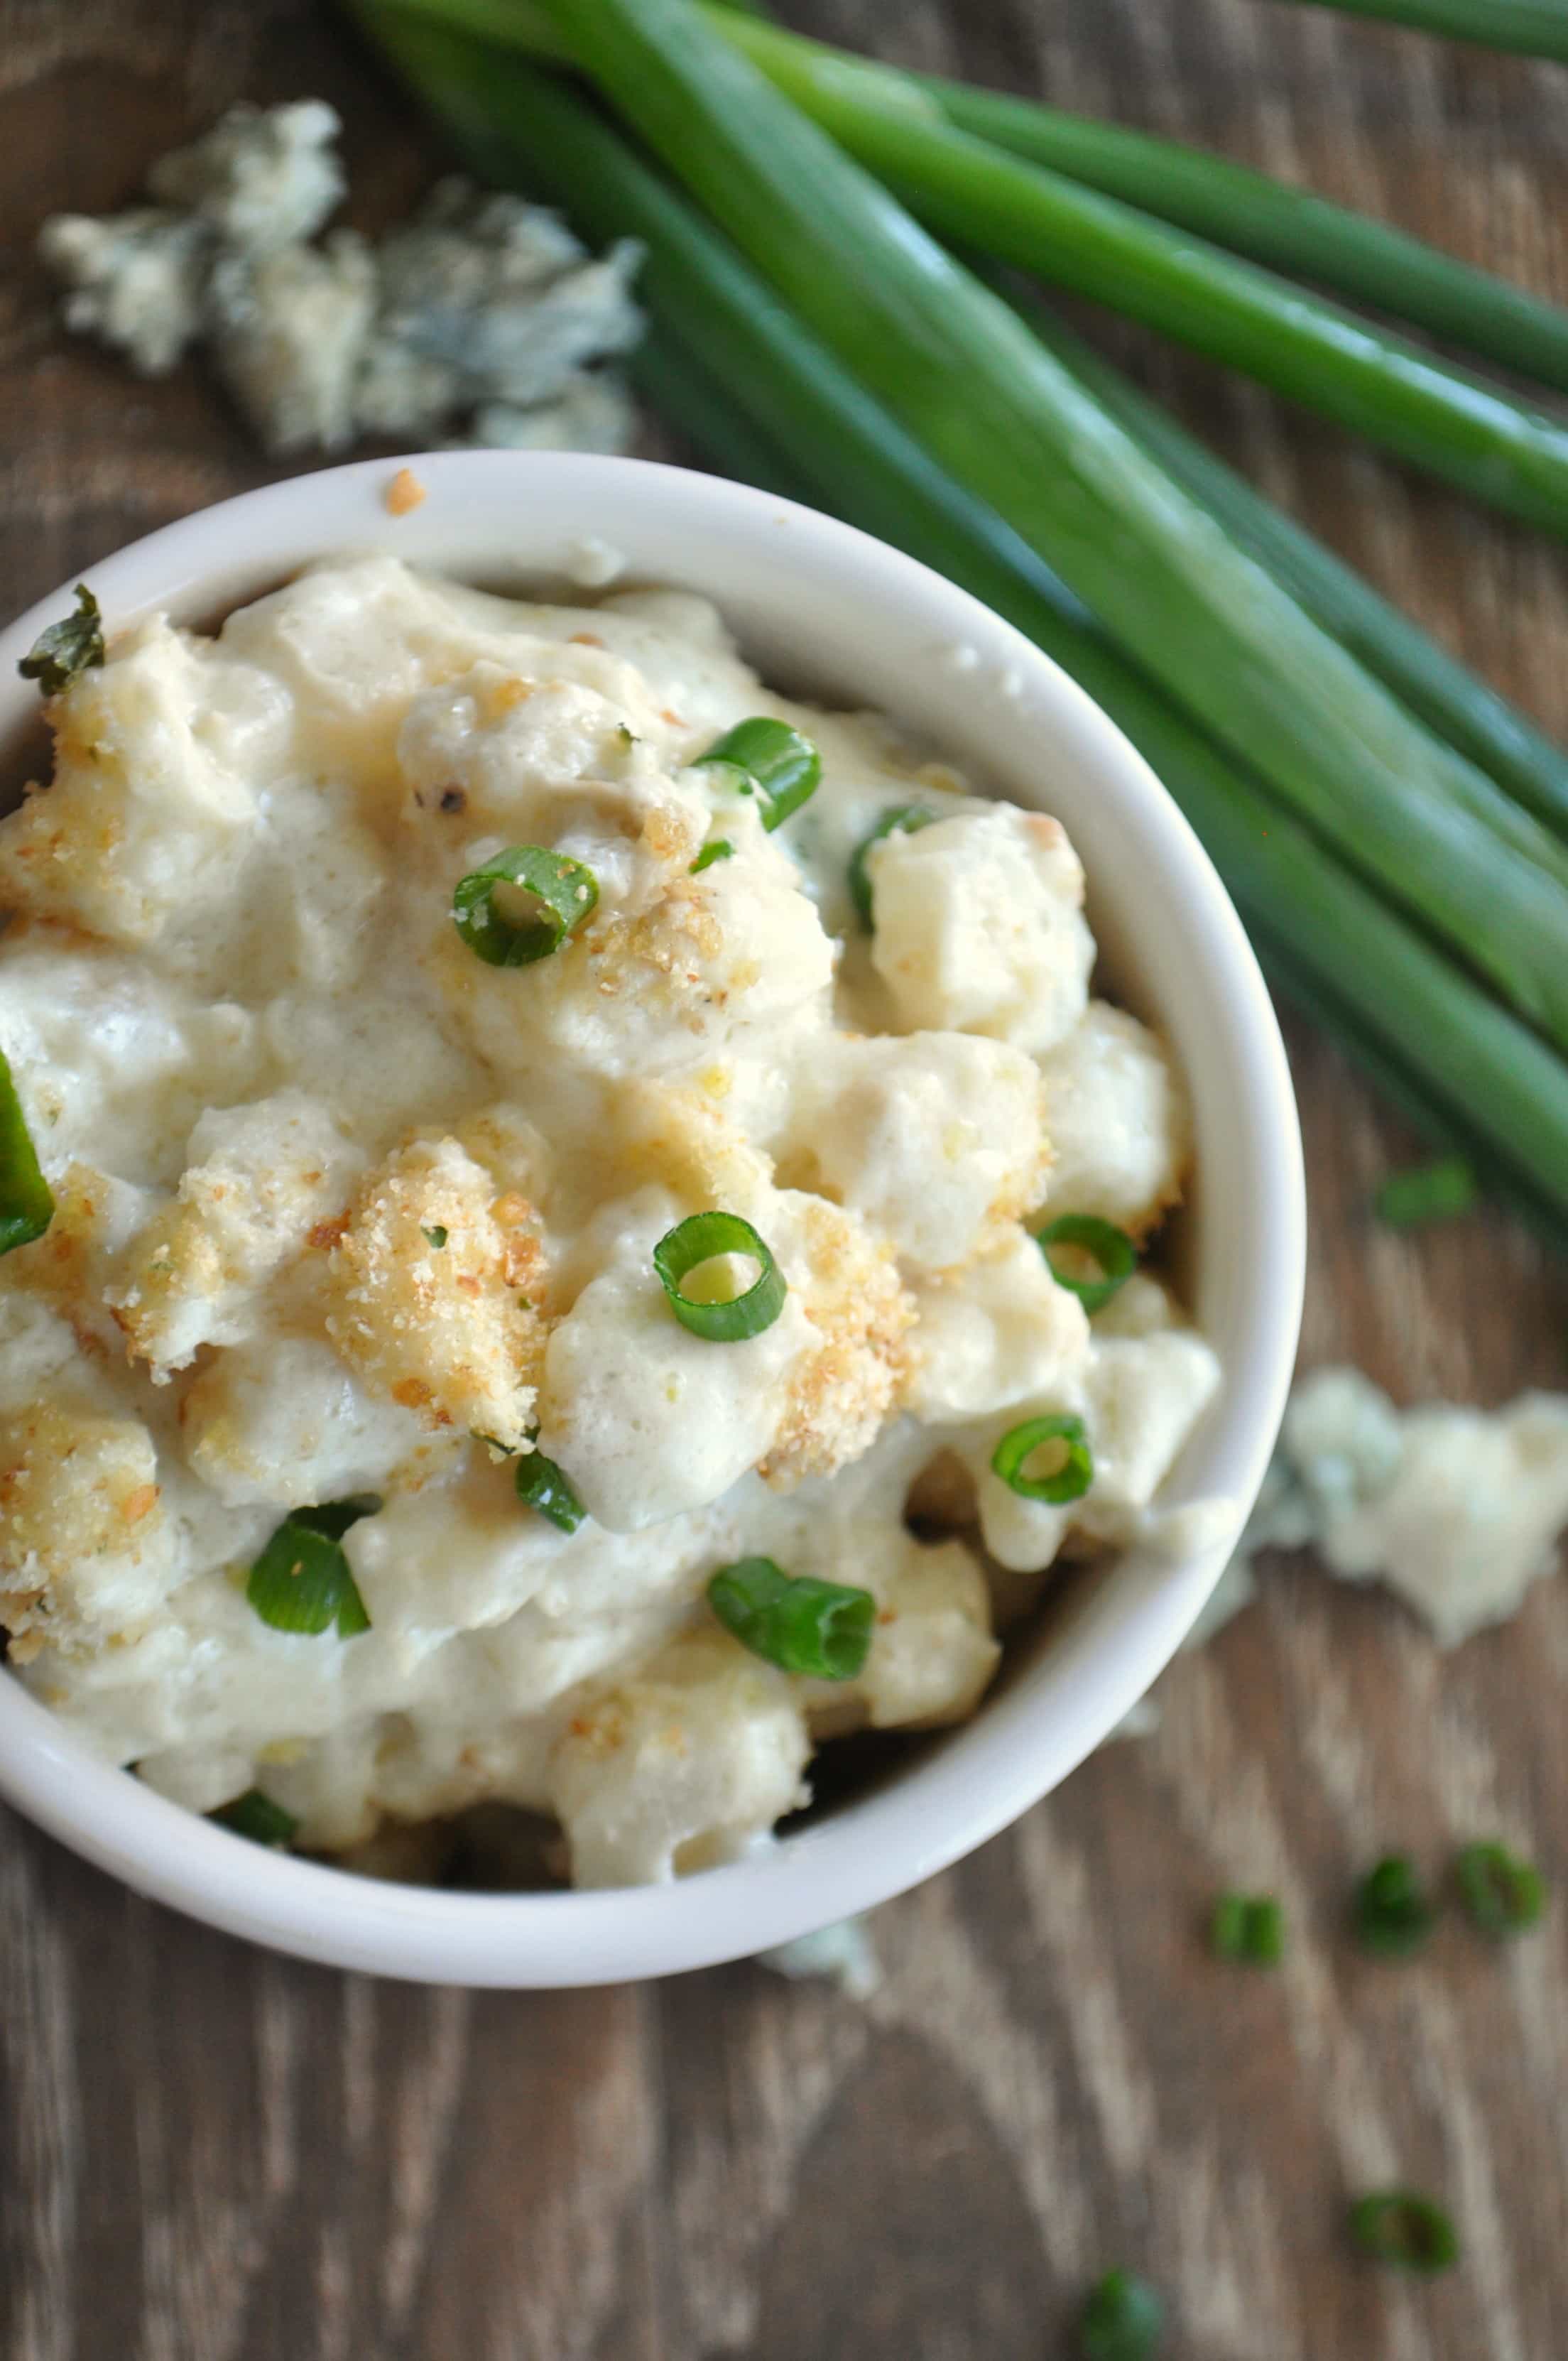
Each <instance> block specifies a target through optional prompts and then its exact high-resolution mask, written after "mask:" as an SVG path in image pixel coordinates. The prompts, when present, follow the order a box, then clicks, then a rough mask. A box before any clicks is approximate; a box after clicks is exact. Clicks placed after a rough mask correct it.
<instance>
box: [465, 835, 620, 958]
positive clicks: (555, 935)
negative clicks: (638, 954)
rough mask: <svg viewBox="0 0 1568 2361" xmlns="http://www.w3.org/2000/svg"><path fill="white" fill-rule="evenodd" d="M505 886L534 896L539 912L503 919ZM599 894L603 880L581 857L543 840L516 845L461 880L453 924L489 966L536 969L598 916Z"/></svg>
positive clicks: (510, 846) (472, 949)
mask: <svg viewBox="0 0 1568 2361" xmlns="http://www.w3.org/2000/svg"><path fill="white" fill-rule="evenodd" d="M501 885H517V886H521V888H522V890H523V891H524V892H525V893H528V894H532V896H533V898H534V901H535V902H536V904H537V905H538V914H537V916H536V917H528V918H523V919H521V920H519V921H513V920H511V919H509V918H503V917H501V916H500V915H499V912H498V910H497V909H496V906H495V897H496V889H497V887H498V886H501ZM598 897H599V889H598V878H597V877H596V876H595V875H594V873H593V871H592V870H591V869H586V868H585V867H584V866H583V863H582V862H580V861H572V860H570V859H568V857H567V856H566V854H565V853H563V852H552V851H549V850H548V849H547V848H546V847H545V846H544V845H542V844H511V845H509V846H508V847H507V849H506V851H504V852H498V853H497V854H496V856H495V859H494V860H493V861H487V862H485V863H484V866H483V867H482V868H479V869H472V870H470V871H469V873H468V874H467V876H466V877H461V878H459V879H458V881H457V884H455V886H454V887H453V890H452V923H453V925H454V926H455V928H456V929H457V931H458V933H459V934H460V935H461V936H462V938H463V940H464V941H465V942H466V944H467V946H468V948H469V950H471V951H474V952H476V953H477V955H478V957H479V958H480V959H482V960H483V961H484V962H485V964H486V966H487V967H532V965H533V964H534V962H535V961H537V960H542V959H548V958H549V956H550V954H551V952H552V951H556V950H560V948H561V945H562V944H563V943H564V942H565V939H566V938H567V936H568V935H570V934H573V933H575V932H576V928H578V927H580V926H581V925H582V923H583V921H584V919H585V918H589V917H592V916H593V913H594V910H595V908H596V907H597V906H598Z"/></svg>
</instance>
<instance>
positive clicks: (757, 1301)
mask: <svg viewBox="0 0 1568 2361" xmlns="http://www.w3.org/2000/svg"><path fill="white" fill-rule="evenodd" d="M727 1254H738V1255H747V1256H749V1257H751V1260H752V1261H753V1262H754V1263H756V1264H757V1265H758V1266H759V1270H758V1275H757V1277H756V1279H754V1280H753V1281H752V1283H751V1286H750V1287H749V1288H747V1289H746V1290H745V1292H744V1294H741V1295H735V1296H731V1297H730V1298H729V1301H728V1302H721V1303H697V1302H694V1301H693V1300H692V1298H691V1297H690V1296H689V1295H685V1294H683V1293H682V1291H681V1282H682V1280H683V1279H688V1278H689V1277H690V1276H691V1274H692V1272H693V1271H694V1270H696V1269H698V1268H700V1266H701V1265H702V1264H703V1263H705V1262H711V1261H712V1260H713V1258H714V1257H715V1256H716V1255H727ZM653 1268H654V1269H655V1270H656V1271H657V1272H658V1274H659V1278H660V1280H661V1282H662V1283H663V1290H664V1292H665V1294H666V1295H667V1296H668V1297H669V1299H670V1309H671V1310H672V1312H674V1315H675V1318H676V1319H677V1320H678V1321H679V1322H680V1323H681V1325H682V1327H683V1328H689V1329H690V1330H691V1333H692V1334H693V1335H694V1336H705V1337H706V1338H707V1341H708V1343H709V1344H710V1345H735V1344H739V1343H740V1341H741V1340H742V1339H743V1338H744V1337H747V1336H760V1335H761V1334H762V1330H763V1329H764V1328H771V1327H772V1326H773V1322H774V1321H775V1320H776V1319H777V1318H778V1316H779V1313H780V1312H782V1311H783V1310H784V1297H785V1296H786V1295H787V1294H788V1292H789V1289H788V1286H787V1284H786V1282H785V1279H784V1273H783V1271H782V1270H781V1269H780V1268H779V1267H778V1265H777V1263H776V1262H775V1261H774V1260H773V1252H772V1249H771V1248H770V1247H769V1246H766V1245H765V1244H764V1243H763V1241H762V1239H761V1238H760V1237H759V1236H758V1235H757V1233H756V1231H755V1230H754V1229H753V1228H752V1227H751V1223H750V1222H743V1221H742V1220H741V1218H740V1214H739V1213H692V1214H690V1215H688V1217H687V1218H686V1220H685V1221H684V1222H677V1223H676V1224H675V1226H674V1229H673V1230H666V1231H665V1233H664V1235H663V1237H662V1238H661V1239H660V1240H659V1243H658V1245H657V1246H655V1247H654V1249H653Z"/></svg>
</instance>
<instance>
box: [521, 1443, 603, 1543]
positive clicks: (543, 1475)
mask: <svg viewBox="0 0 1568 2361" xmlns="http://www.w3.org/2000/svg"><path fill="white" fill-rule="evenodd" d="M514 1481H515V1482H516V1485H517V1497H518V1499H520V1500H526V1501H527V1503H528V1505H529V1507H530V1508H531V1509H537V1510H538V1511H539V1513H540V1515H541V1516H542V1517H548V1518H549V1520H550V1521H551V1523H552V1524H553V1525H554V1526H556V1527H557V1528H558V1530H559V1531H560V1532H564V1533H575V1532H576V1530H577V1527H578V1526H579V1525H580V1524H581V1523H582V1521H583V1519H584V1518H585V1517H586V1516H587V1513H588V1512H587V1510H586V1509H585V1508H584V1506H583V1504H582V1502H581V1501H580V1500H579V1499H578V1498H577V1496H576V1492H575V1491H574V1490H573V1488H572V1479H571V1477H569V1476H567V1475H565V1474H564V1473H563V1471H562V1470H561V1469H560V1468H559V1467H557V1466H556V1465H555V1462H554V1460H553V1459H546V1457H545V1456H544V1454H543V1451H526V1452H524V1453H523V1455H522V1456H521V1458H520V1459H519V1461H518V1463H517V1472H516V1476H515V1478H514Z"/></svg>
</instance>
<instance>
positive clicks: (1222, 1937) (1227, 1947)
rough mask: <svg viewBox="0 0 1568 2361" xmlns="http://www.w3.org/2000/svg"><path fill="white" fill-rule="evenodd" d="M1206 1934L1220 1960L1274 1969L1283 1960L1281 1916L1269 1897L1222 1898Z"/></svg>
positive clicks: (1215, 1907) (1272, 1898)
mask: <svg viewBox="0 0 1568 2361" xmlns="http://www.w3.org/2000/svg"><path fill="white" fill-rule="evenodd" d="M1210 1932H1211V1940H1212V1943H1213V1947H1214V1951H1215V1954H1216V1956H1217V1957H1218V1958H1220V1959H1222V1960H1245V1963H1246V1965H1247V1966H1248V1967H1253V1968H1274V1967H1277V1966H1278V1964H1279V1961H1280V1960H1281V1959H1282V1958H1283V1957H1284V1953H1285V1913H1284V1912H1283V1910H1281V1908H1280V1906H1279V1905H1278V1903H1277V1901H1276V1900H1275V1898H1274V1896H1273V1894H1221V1896H1220V1899H1219V1900H1218V1902H1216V1903H1215V1905H1214V1918H1213V1924H1212V1928H1211V1930H1210Z"/></svg>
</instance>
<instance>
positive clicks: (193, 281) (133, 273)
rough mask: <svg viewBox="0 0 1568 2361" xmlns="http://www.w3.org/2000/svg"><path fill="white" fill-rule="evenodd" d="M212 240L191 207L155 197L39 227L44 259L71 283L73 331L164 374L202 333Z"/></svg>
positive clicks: (59, 217)
mask: <svg viewBox="0 0 1568 2361" xmlns="http://www.w3.org/2000/svg"><path fill="white" fill-rule="evenodd" d="M209 246H210V241H209V238H208V236H207V232H206V229H205V227H204V225H203V224H202V223H201V222H199V221H197V220H195V219H194V218H193V217H192V215H191V214H176V213H170V212H169V211H168V210H167V209H166V208H164V207H162V206H159V205H136V206H133V207H132V208H131V210H130V211H129V212H128V213H123V214H110V215H109V216H108V217H107V218H106V219H104V220H102V221H94V220H93V218H92V216H91V215H90V214H55V215H54V216H53V218H52V219H51V220H49V221H47V222H46V223H45V224H44V225H43V228H42V230H41V231H40V232H39V234H38V255H39V258H40V259H41V260H42V262H43V263H44V265H45V267H46V268H47V269H49V270H51V271H52V272H53V273H54V275H55V277H56V278H57V279H58V280H60V281H61V283H62V284H63V285H64V286H65V287H66V288H68V289H69V290H70V292H69V293H68V294H67V296H66V298H65V301H64V302H63V304H62V305H61V307H60V313H61V317H62V318H63V320H64V322H65V324H66V326H67V327H68V328H69V329H70V330H71V334H72V335H78V336H96V337H98V338H99V340H100V342H102V343H103V344H105V345H109V346H113V348H114V349H115V351H116V352H121V353H124V354H125V356H126V359H127V360H128V361H129V362H130V365H131V367H132V368H134V369H135V370H136V371H137V375H138V376H140V377H163V376H165V375H167V373H168V371H169V370H170V369H171V368H173V367H174V364H175V362H176V361H177V360H179V358H180V357H181V354H182V353H183V352H184V351H185V350H186V348H187V346H189V345H190V344H191V343H192V341H193V340H194V338H195V337H196V336H197V335H200V333H201V328H202V313H203V297H204V291H205V287H206V280H207V269H208V263H209V259H210V255H209Z"/></svg>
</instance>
